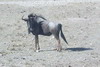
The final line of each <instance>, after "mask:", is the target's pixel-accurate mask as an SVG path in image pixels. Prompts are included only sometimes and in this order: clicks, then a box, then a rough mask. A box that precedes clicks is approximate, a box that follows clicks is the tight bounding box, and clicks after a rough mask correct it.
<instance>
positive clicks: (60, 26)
mask: <svg viewBox="0 0 100 67" xmlns="http://www.w3.org/2000/svg"><path fill="white" fill-rule="evenodd" d="M59 28H60V31H61V37H62V39H63V40H64V41H65V42H66V43H67V44H68V42H67V40H66V38H65V36H64V34H63V31H62V25H61V24H59Z"/></svg>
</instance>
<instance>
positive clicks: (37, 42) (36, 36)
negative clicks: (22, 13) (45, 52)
mask: <svg viewBox="0 0 100 67" xmlns="http://www.w3.org/2000/svg"><path fill="white" fill-rule="evenodd" d="M39 50H40V46H39V39H38V35H35V51H36V52H39Z"/></svg>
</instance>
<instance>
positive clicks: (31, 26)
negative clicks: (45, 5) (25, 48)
mask: <svg viewBox="0 0 100 67" xmlns="http://www.w3.org/2000/svg"><path fill="white" fill-rule="evenodd" d="M35 19H36V15H33V14H30V15H28V18H25V19H24V18H23V17H22V20H24V21H25V22H27V26H28V33H30V32H32V31H34V30H35V28H36V26H37V22H36V20H35Z"/></svg>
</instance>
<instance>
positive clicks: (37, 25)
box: [22, 14, 68, 51]
mask: <svg viewBox="0 0 100 67" xmlns="http://www.w3.org/2000/svg"><path fill="white" fill-rule="evenodd" d="M22 20H24V21H27V25H28V31H29V33H32V34H33V35H35V48H36V50H39V49H40V47H39V40H38V35H44V36H50V35H52V34H53V35H54V37H55V38H56V39H57V41H58V48H57V50H58V51H61V50H62V47H61V44H60V39H59V33H60V32H61V37H62V38H63V40H64V41H65V42H66V43H67V41H66V38H65V36H64V34H63V32H62V25H61V24H60V23H54V22H49V21H47V20H46V19H45V18H44V17H42V16H37V15H33V14H30V15H28V19H23V18H22ZM67 44H68V43H67Z"/></svg>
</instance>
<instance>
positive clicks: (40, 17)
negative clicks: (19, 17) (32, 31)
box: [37, 15, 47, 20]
mask: <svg viewBox="0 0 100 67" xmlns="http://www.w3.org/2000/svg"><path fill="white" fill-rule="evenodd" d="M37 17H39V18H42V19H44V20H47V19H46V18H44V17H43V16H41V15H39V16H37Z"/></svg>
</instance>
